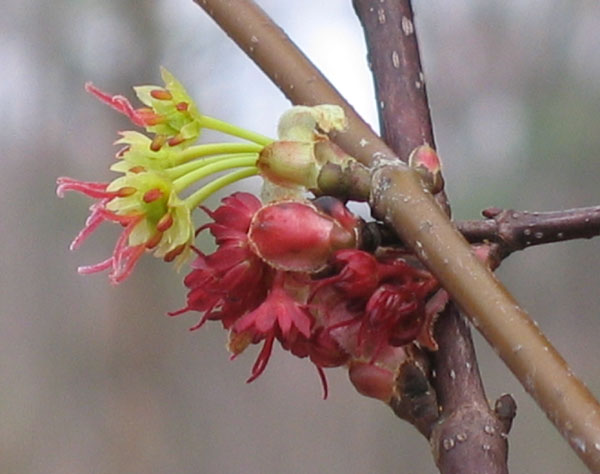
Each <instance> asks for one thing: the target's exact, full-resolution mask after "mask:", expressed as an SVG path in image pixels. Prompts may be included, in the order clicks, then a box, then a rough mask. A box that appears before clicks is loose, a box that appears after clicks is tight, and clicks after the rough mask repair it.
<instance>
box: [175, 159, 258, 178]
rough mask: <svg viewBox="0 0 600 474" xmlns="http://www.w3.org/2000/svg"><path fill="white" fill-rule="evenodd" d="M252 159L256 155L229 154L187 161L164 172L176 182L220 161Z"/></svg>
mask: <svg viewBox="0 0 600 474" xmlns="http://www.w3.org/2000/svg"><path fill="white" fill-rule="evenodd" d="M236 157H237V158H254V160H257V159H258V153H229V154H227V155H214V156H210V157H207V158H201V159H198V160H194V161H188V162H187V163H183V164H181V165H178V166H174V167H173V168H169V169H167V170H165V172H166V173H167V175H168V176H169V178H171V180H176V179H178V178H181V177H182V176H184V175H186V174H188V173H190V172H191V171H194V170H197V169H199V168H202V167H204V166H207V165H210V164H212V163H216V162H218V161H221V160H228V159H231V158H236Z"/></svg>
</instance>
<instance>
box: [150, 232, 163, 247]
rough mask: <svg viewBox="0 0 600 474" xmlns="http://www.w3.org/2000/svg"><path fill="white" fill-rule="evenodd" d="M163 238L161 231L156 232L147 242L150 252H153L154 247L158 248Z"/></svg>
mask: <svg viewBox="0 0 600 474" xmlns="http://www.w3.org/2000/svg"><path fill="white" fill-rule="evenodd" d="M162 236H163V234H162V232H161V231H158V232H156V233H155V234H154V235H153V236H152V237H150V238H149V239H148V240H147V241H146V248H147V249H148V250H152V249H153V248H154V247H156V246H157V245H158V244H159V243H160V240H161V239H162Z"/></svg>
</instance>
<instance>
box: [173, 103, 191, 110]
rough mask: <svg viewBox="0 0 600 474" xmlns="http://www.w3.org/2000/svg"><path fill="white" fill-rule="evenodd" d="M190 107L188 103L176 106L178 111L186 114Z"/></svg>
mask: <svg viewBox="0 0 600 474" xmlns="http://www.w3.org/2000/svg"><path fill="white" fill-rule="evenodd" d="M189 106H190V104H188V103H187V102H179V103H178V104H176V105H175V108H176V109H177V110H179V111H180V112H185V111H186V110H187V109H188V107H189Z"/></svg>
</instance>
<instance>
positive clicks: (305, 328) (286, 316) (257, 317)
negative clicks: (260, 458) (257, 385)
mask: <svg viewBox="0 0 600 474" xmlns="http://www.w3.org/2000/svg"><path fill="white" fill-rule="evenodd" d="M290 280H293V277H291V276H289V275H287V274H286V273H285V272H281V271H278V272H277V274H276V275H275V279H274V280H273V285H272V287H271V289H270V291H269V295H268V296H267V298H266V299H265V301H264V302H263V303H262V304H261V305H260V306H259V307H258V308H256V309H255V310H254V311H251V312H249V313H247V314H245V315H244V316H242V317H241V318H240V319H238V320H237V321H236V322H235V324H234V325H233V328H232V334H231V338H230V343H229V347H230V350H231V351H232V353H233V354H234V356H236V355H237V354H239V353H240V352H242V351H243V350H244V349H245V348H246V347H247V345H248V344H257V343H258V342H260V341H262V340H264V341H265V343H264V345H263V348H262V350H261V351H260V354H259V355H258V358H257V359H256V362H255V363H254V367H252V376H251V377H250V378H249V379H248V382H252V381H253V380H255V379H256V378H257V377H258V376H259V375H260V374H261V373H262V372H263V371H264V370H265V368H266V366H267V362H268V361H269V357H270V355H271V350H272V348H273V342H274V341H275V339H278V340H279V341H280V342H281V344H282V346H283V347H284V348H287V349H289V348H291V347H292V346H293V345H294V343H295V342H296V340H297V339H298V337H300V336H302V337H304V338H305V339H308V338H310V334H311V326H312V322H313V318H312V316H311V315H310V313H309V312H308V308H307V307H306V305H304V304H302V303H300V302H298V301H296V300H295V299H294V298H293V297H292V296H291V295H290V294H289V293H288V291H287V290H286V288H285V285H286V283H290ZM291 284H292V285H295V284H297V282H294V281H291Z"/></svg>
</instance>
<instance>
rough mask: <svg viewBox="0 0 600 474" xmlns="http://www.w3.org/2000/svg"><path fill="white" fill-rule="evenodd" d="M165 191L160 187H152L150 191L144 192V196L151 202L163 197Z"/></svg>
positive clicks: (145, 200)
mask: <svg viewBox="0 0 600 474" xmlns="http://www.w3.org/2000/svg"><path fill="white" fill-rule="evenodd" d="M163 195H164V193H163V192H162V190H160V189H158V188H154V189H151V190H150V191H146V192H145V193H144V197H143V198H142V199H143V200H144V202H145V203H151V202H153V201H156V200H157V199H160V198H161V197H163Z"/></svg>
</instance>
